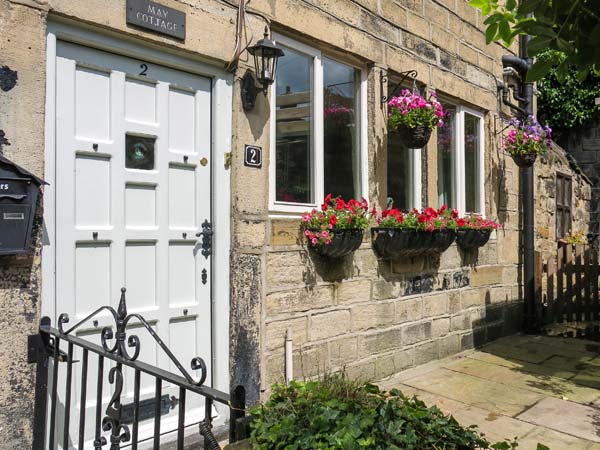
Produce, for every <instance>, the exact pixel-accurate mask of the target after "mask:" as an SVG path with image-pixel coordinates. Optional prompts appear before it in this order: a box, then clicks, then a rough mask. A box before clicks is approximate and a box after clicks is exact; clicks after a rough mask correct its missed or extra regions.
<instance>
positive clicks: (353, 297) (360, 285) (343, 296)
mask: <svg viewBox="0 0 600 450" xmlns="http://www.w3.org/2000/svg"><path fill="white" fill-rule="evenodd" d="M335 293H336V301H337V304H338V305H345V304H348V303H360V302H368V301H370V300H371V280H354V281H344V282H342V283H336V285H335Z"/></svg>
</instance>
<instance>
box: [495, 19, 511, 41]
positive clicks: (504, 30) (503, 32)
mask: <svg viewBox="0 0 600 450" xmlns="http://www.w3.org/2000/svg"><path fill="white" fill-rule="evenodd" d="M498 29H499V31H500V37H501V38H502V40H503V41H504V42H505V43H506V44H508V45H510V44H511V41H512V37H511V32H510V26H509V25H508V22H500V23H499V24H498Z"/></svg>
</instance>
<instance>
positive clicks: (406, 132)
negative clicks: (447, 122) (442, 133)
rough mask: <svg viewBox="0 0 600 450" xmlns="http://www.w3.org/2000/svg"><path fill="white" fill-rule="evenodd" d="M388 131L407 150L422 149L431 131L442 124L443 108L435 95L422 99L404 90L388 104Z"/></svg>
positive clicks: (416, 94)
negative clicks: (396, 135) (397, 136)
mask: <svg viewBox="0 0 600 450" xmlns="http://www.w3.org/2000/svg"><path fill="white" fill-rule="evenodd" d="M388 106H389V113H388V129H389V131H390V133H397V134H398V135H399V137H400V139H401V141H402V142H403V143H404V145H406V147H407V148H422V147H425V146H426V145H427V143H428V142H429V138H430V137H431V131H432V130H433V129H434V128H435V127H441V126H442V125H443V124H444V122H443V121H442V118H443V117H444V108H443V107H442V104H441V103H440V102H439V101H438V100H437V96H436V94H435V93H432V94H431V95H430V96H429V98H424V97H422V96H421V95H419V94H418V93H416V92H411V91H409V90H408V89H404V90H403V91H402V92H401V94H400V95H399V96H397V97H392V98H391V99H390V101H389V102H388Z"/></svg>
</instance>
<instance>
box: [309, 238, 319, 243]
mask: <svg viewBox="0 0 600 450" xmlns="http://www.w3.org/2000/svg"><path fill="white" fill-rule="evenodd" d="M310 242H311V244H312V245H317V244H318V243H319V240H318V239H317V238H312V239H311V240H310Z"/></svg>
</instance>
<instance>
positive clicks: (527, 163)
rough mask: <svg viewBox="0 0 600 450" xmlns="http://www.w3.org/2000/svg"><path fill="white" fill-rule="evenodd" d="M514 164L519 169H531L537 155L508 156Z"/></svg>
mask: <svg viewBox="0 0 600 450" xmlns="http://www.w3.org/2000/svg"><path fill="white" fill-rule="evenodd" d="M510 156H511V157H512V159H513V161H514V162H515V164H516V165H517V166H519V167H531V166H533V165H534V164H535V160H536V159H537V156H538V155H537V153H524V154H522V155H517V154H513V155H510Z"/></svg>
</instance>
